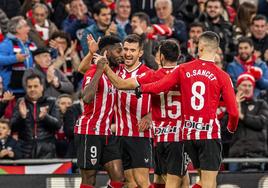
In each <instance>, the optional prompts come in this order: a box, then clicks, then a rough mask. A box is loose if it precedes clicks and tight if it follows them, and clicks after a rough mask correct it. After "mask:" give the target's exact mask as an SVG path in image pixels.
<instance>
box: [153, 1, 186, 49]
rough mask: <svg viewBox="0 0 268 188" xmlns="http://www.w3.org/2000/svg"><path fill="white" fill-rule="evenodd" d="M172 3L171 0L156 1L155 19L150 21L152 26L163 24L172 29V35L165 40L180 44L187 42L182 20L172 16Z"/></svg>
mask: <svg viewBox="0 0 268 188" xmlns="http://www.w3.org/2000/svg"><path fill="white" fill-rule="evenodd" d="M172 8H173V6H172V1H171V0H156V1H155V10H156V15H157V17H155V18H153V19H152V21H151V22H152V23H153V24H163V25H165V26H167V27H169V28H171V29H172V34H171V35H170V36H166V37H164V39H166V38H174V39H177V40H178V41H179V42H180V44H182V43H186V42H187V31H186V25H185V23H184V22H183V21H182V20H178V19H176V18H175V17H174V16H173V15H172Z"/></svg>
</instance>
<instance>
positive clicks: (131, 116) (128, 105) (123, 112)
mask: <svg viewBox="0 0 268 188" xmlns="http://www.w3.org/2000/svg"><path fill="white" fill-rule="evenodd" d="M148 70H150V69H149V68H148V67H146V66H145V65H143V64H141V63H140V64H139V65H138V66H137V67H136V68H135V69H134V70H132V71H130V72H129V71H128V70H126V69H125V68H124V65H121V66H120V68H119V70H118V71H117V74H118V76H120V77H121V78H123V79H127V78H135V77H136V76H138V75H140V74H142V73H144V72H146V71H148ZM116 95H117V101H116V105H115V106H116V108H115V122H116V135H117V136H129V137H150V138H151V137H152V130H151V129H149V130H145V131H144V132H139V130H138V122H139V121H140V120H141V118H142V117H143V116H145V115H147V114H148V113H149V112H150V108H151V96H150V95H149V94H144V95H142V97H141V98H139V99H137V97H136V95H135V91H134V90H118V91H117V93H116Z"/></svg>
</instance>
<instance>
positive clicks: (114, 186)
mask: <svg viewBox="0 0 268 188" xmlns="http://www.w3.org/2000/svg"><path fill="white" fill-rule="evenodd" d="M109 186H111V187H112V188H122V187H124V183H123V182H120V181H111V182H110V183H109Z"/></svg>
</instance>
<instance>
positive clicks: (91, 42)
mask: <svg viewBox="0 0 268 188" xmlns="http://www.w3.org/2000/svg"><path fill="white" fill-rule="evenodd" d="M99 42H100V37H99V38H98V40H97V41H95V39H94V38H93V36H92V35H91V34H90V35H88V36H87V45H88V49H89V52H90V53H92V54H94V53H96V52H97V51H98V49H99Z"/></svg>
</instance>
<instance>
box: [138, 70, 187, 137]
mask: <svg viewBox="0 0 268 188" xmlns="http://www.w3.org/2000/svg"><path fill="white" fill-rule="evenodd" d="M173 68H174V67H164V68H161V69H159V70H157V71H147V72H146V73H144V74H142V75H140V76H138V77H137V78H136V79H137V81H138V83H139V84H147V83H151V82H156V81H158V80H161V79H162V78H163V77H165V76H166V75H167V74H169V73H170V72H171V71H172V70H173ZM151 97H152V99H151V105H152V121H153V128H154V139H155V141H156V142H178V141H181V140H182V132H181V93H180V91H179V86H178V85H175V86H174V87H173V88H171V89H170V91H169V92H165V93H164V92H161V93H159V94H157V95H151Z"/></svg>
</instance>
